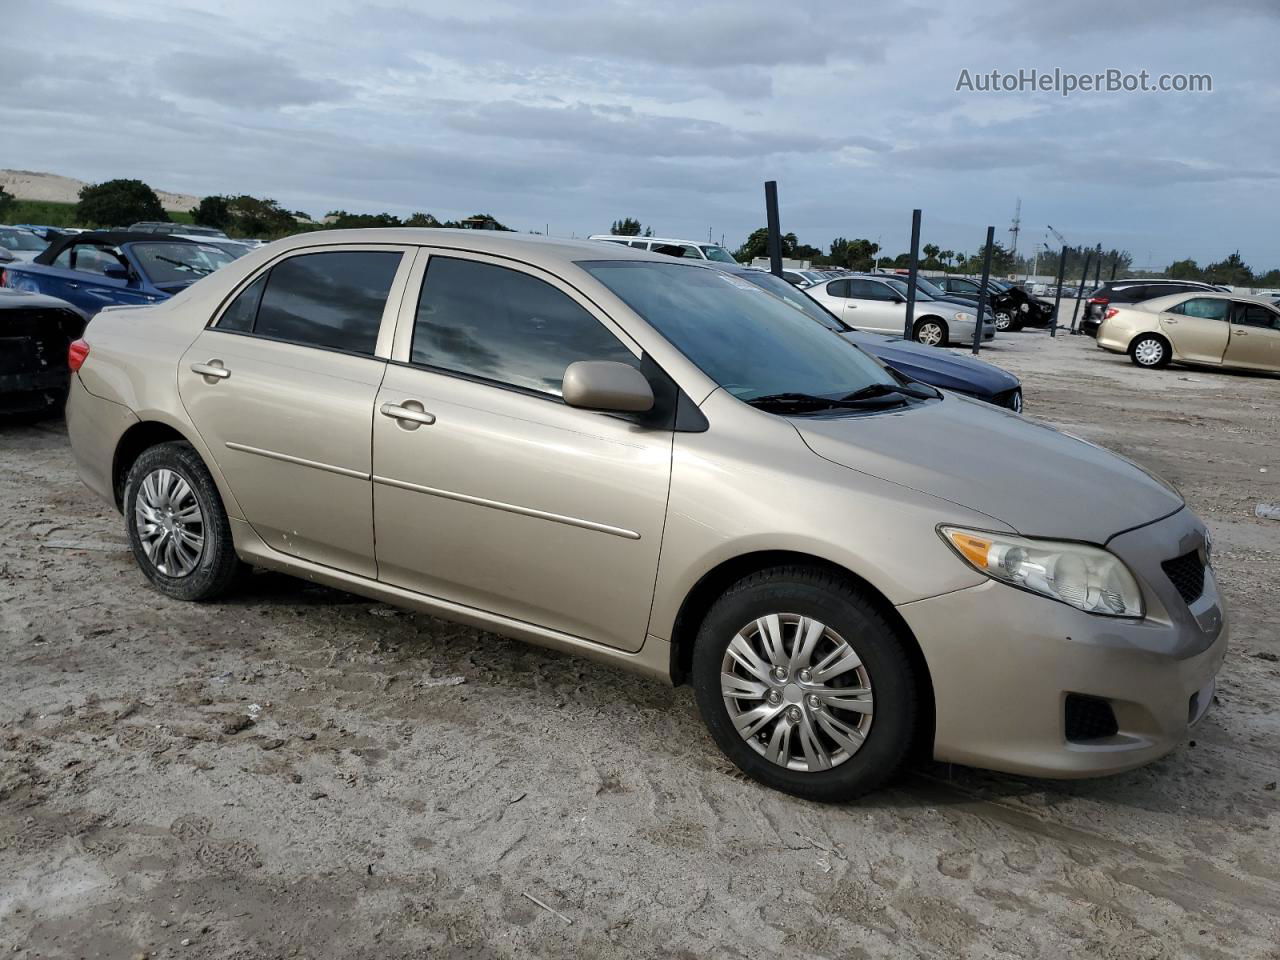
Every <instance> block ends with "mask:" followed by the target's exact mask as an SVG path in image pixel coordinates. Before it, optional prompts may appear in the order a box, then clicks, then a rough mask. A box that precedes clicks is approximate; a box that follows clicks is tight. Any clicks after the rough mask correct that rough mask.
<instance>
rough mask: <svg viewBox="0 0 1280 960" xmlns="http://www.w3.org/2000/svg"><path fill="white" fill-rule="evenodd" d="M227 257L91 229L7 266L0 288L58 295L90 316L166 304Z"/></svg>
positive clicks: (204, 247) (198, 247)
mask: <svg viewBox="0 0 1280 960" xmlns="http://www.w3.org/2000/svg"><path fill="white" fill-rule="evenodd" d="M232 259H233V258H232V257H231V256H230V255H229V254H227V253H226V252H224V251H222V250H219V249H218V248H217V247H213V246H209V245H208V244H203V243H197V242H193V241H191V240H184V239H181V238H179V237H166V236H159V235H156V234H150V233H127V232H121V231H111V230H103V231H91V232H87V233H75V234H69V235H66V236H62V237H59V238H57V239H56V240H54V241H53V242H52V243H51V244H49V247H48V249H47V250H45V251H44V252H43V253H41V254H40V255H39V256H37V257H36V258H35V260H33V261H32V262H31V263H16V262H15V263H10V264H6V265H5V266H4V268H3V270H2V271H0V274H3V281H0V286H5V287H11V288H13V289H15V290H26V291H28V292H30V293H43V294H45V295H46V296H50V297H57V298H59V299H61V300H65V301H67V302H68V303H70V304H72V305H73V306H75V307H76V308H77V309H79V310H80V311H82V312H83V313H84V314H85V315H86V316H89V317H92V316H93V315H94V314H96V313H97V312H98V311H99V310H101V309H102V308H103V307H109V306H116V305H124V306H138V305H141V304H148V303H155V302H157V301H159V300H167V299H168V298H169V297H171V296H173V295H174V294H175V293H177V292H178V291H180V290H182V289H184V288H186V287H188V286H190V285H191V284H193V283H195V282H196V281H197V280H199V279H200V278H201V277H204V276H207V275H209V274H210V273H213V271H215V270H217V269H218V268H219V267H221V266H224V265H226V264H228V263H230V262H231V261H232Z"/></svg>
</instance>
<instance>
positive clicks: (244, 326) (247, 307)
mask: <svg viewBox="0 0 1280 960" xmlns="http://www.w3.org/2000/svg"><path fill="white" fill-rule="evenodd" d="M266 286H267V275H266V274H265V273H264V274H263V275H262V276H260V277H259V278H258V279H257V280H255V281H253V283H251V284H249V286H247V287H245V288H244V289H243V290H241V291H240V295H239V296H238V297H236V298H235V299H234V300H232V301H231V306H229V307H227V309H226V310H225V311H224V312H223V314H222V316H221V317H220V318H219V319H218V327H217V329H219V330H236V331H239V332H241V333H250V332H252V330H253V321H254V320H255V319H257V316H258V303H259V301H261V300H262V291H263V290H264V289H266Z"/></svg>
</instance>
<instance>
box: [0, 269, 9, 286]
mask: <svg viewBox="0 0 1280 960" xmlns="http://www.w3.org/2000/svg"><path fill="white" fill-rule="evenodd" d="M8 279H9V278H8V277H7V276H6V275H5V272H4V267H0V287H4V286H8V284H7V283H6V281H7V280H8Z"/></svg>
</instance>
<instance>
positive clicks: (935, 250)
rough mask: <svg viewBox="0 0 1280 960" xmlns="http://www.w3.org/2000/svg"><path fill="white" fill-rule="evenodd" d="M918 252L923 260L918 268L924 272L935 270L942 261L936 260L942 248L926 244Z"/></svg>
mask: <svg viewBox="0 0 1280 960" xmlns="http://www.w3.org/2000/svg"><path fill="white" fill-rule="evenodd" d="M920 252H921V253H923V254H924V260H923V261H922V262H921V264H920V266H922V267H924V268H925V269H926V270H937V269H938V267H939V266H941V265H942V261H941V260H939V259H938V256H939V254H941V253H942V248H941V247H940V246H938V245H937V244H936V243H926V244H925V245H924V246H923V247H921V248H920Z"/></svg>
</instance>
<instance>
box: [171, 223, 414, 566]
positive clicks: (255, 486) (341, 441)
mask: <svg viewBox="0 0 1280 960" xmlns="http://www.w3.org/2000/svg"><path fill="white" fill-rule="evenodd" d="M409 253H410V248H406V247H399V246H388V245H373V244H367V245H358V246H334V247H324V248H322V249H316V248H311V249H303V250H298V251H291V252H290V253H289V254H287V255H285V256H283V257H281V258H280V259H278V260H276V261H275V262H274V263H272V264H271V265H270V267H269V268H267V269H265V270H263V271H262V272H260V273H259V274H257V275H256V276H255V277H253V278H251V279H250V280H248V281H247V282H246V284H244V285H242V287H241V288H240V290H239V292H238V293H237V294H236V296H235V297H234V299H232V300H231V301H230V302H229V303H228V305H227V306H226V308H225V309H224V310H223V311H222V313H221V314H220V315H219V316H217V317H216V318H215V321H214V323H213V324H212V325H211V326H209V327H207V328H206V329H205V330H204V331H203V332H202V333H201V334H200V336H199V337H198V338H197V339H196V341H195V342H194V343H193V344H192V345H191V348H190V349H189V350H188V351H187V353H186V355H185V356H184V357H183V358H182V361H181V363H180V365H179V367H178V388H179V392H180V393H181V395H182V400H183V403H184V404H185V405H186V408H187V412H188V413H189V414H190V416H191V419H192V421H193V422H194V423H195V425H196V429H197V430H199V431H200V435H201V436H202V437H203V438H204V441H205V443H207V444H208V446H209V449H210V451H211V452H212V454H213V457H214V459H215V460H216V461H217V464H218V467H219V468H220V469H221V470H222V473H223V474H224V476H225V477H226V479H227V482H228V484H230V486H231V490H232V493H233V494H234V495H235V498H236V501H237V502H238V503H239V505H240V508H241V509H242V510H243V511H244V515H245V519H246V520H248V522H249V523H250V525H252V527H253V528H254V530H255V531H256V532H257V534H258V535H259V536H260V537H261V538H262V539H263V540H264V541H265V542H266V543H267V544H268V545H269V546H270V547H272V548H274V549H275V550H278V551H280V552H281V553H285V554H289V555H290V556H294V557H299V558H301V559H304V560H309V561H312V562H315V563H321V564H324V565H326V566H330V567H336V568H338V569H340V570H344V571H347V572H350V573H354V574H357V575H358V576H363V577H369V578H371V579H372V578H374V577H376V576H377V569H376V567H375V564H374V555H373V492H372V489H371V484H370V475H371V472H372V464H371V457H370V444H371V431H372V420H373V406H374V397H375V396H376V395H377V392H378V386H379V384H380V383H381V382H382V376H383V373H384V372H385V370H386V358H387V356H389V354H390V341H391V329H392V326H393V325H394V322H395V315H396V312H397V310H398V308H399V303H400V297H401V295H402V294H403V291H404V284H405V282H406V279H407V277H408V272H409V267H410V265H411V264H410V262H409V261H410V259H411V258H410V256H408V254H409ZM384 320H385V324H384Z"/></svg>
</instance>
